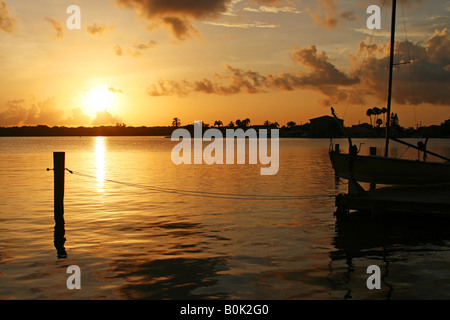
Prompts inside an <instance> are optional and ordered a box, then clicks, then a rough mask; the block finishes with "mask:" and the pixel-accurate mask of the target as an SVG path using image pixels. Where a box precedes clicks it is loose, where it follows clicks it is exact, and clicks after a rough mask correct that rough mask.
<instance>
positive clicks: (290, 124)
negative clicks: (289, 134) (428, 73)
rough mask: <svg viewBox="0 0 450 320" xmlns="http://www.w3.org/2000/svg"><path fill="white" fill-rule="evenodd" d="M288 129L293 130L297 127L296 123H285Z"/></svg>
mask: <svg viewBox="0 0 450 320" xmlns="http://www.w3.org/2000/svg"><path fill="white" fill-rule="evenodd" d="M286 125H287V127H288V128H293V127H295V126H296V125H297V123H295V122H294V121H289V122H288V123H286Z"/></svg>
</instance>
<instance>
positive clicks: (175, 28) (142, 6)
mask: <svg viewBox="0 0 450 320" xmlns="http://www.w3.org/2000/svg"><path fill="white" fill-rule="evenodd" d="M231 2H232V0H179V1H167V0H116V3H117V5H118V6H119V7H125V8H130V9H134V10H135V11H136V12H137V13H138V14H139V15H140V16H141V17H144V18H146V19H148V20H149V21H151V22H152V23H155V22H156V21H159V23H160V24H161V25H164V26H166V27H168V28H169V30H170V31H171V32H172V34H173V35H174V36H175V37H176V38H177V39H179V40H186V39H189V38H192V37H193V36H196V35H198V32H197V30H196V29H195V28H194V27H193V26H192V23H191V20H192V19H193V20H202V19H206V18H213V17H217V16H218V15H219V14H220V13H223V12H226V11H227V10H228V5H229V4H230V3H231Z"/></svg>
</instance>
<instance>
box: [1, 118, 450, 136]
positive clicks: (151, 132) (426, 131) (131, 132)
mask: <svg viewBox="0 0 450 320" xmlns="http://www.w3.org/2000/svg"><path fill="white" fill-rule="evenodd" d="M180 128H184V129H187V130H188V131H190V132H192V131H193V125H187V126H182V127H180ZM207 128H208V127H205V128H204V129H205V130H206V129H207ZM215 128H216V129H219V130H220V131H221V132H222V133H223V134H225V132H226V131H225V130H226V129H238V128H237V127H228V126H221V127H215ZM176 129H177V127H174V126H165V127H164V126H155V127H144V126H142V127H128V126H99V127H56V126H55V127H49V126H45V125H38V126H22V127H0V137H80V136H81V137H97V136H111V137H114V136H162V137H168V136H171V135H172V132H173V131H174V130H176ZM242 129H243V130H248V129H255V130H256V131H257V132H258V130H260V129H268V133H270V129H279V136H280V138H345V137H344V136H343V134H342V133H341V132H338V131H335V130H333V131H330V132H329V133H328V134H324V135H317V134H313V132H312V131H311V130H310V126H309V123H307V124H304V125H301V126H293V127H285V126H283V127H281V128H276V127H272V126H257V125H254V126H248V127H242ZM394 130H395V135H396V136H397V137H401V138H425V137H430V138H450V121H449V120H447V121H445V122H444V123H442V124H441V125H440V126H437V125H434V126H429V127H419V128H417V129H413V128H407V129H405V128H402V127H400V126H397V127H395V128H394ZM347 131H348V133H349V134H350V136H351V137H352V138H383V137H384V134H385V128H374V127H368V124H363V125H357V126H352V127H350V128H347Z"/></svg>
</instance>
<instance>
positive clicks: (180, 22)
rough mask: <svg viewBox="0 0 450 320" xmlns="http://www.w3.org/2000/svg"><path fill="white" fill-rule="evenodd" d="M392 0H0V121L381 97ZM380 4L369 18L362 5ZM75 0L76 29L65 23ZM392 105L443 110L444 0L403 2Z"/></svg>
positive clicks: (439, 118) (114, 117) (122, 118)
mask: <svg viewBox="0 0 450 320" xmlns="http://www.w3.org/2000/svg"><path fill="white" fill-rule="evenodd" d="M390 3H391V1H386V0H385V1H383V0H370V1H363V0H348V1H345V0H340V1H338V0H298V1H296V0H177V1H175V0H98V1H87V0H58V1H56V0H40V1H25V0H0V126H22V125H48V126H70V127H77V126H98V125H115V124H117V123H125V124H126V125H129V126H168V125H171V123H172V119H173V118H174V117H177V118H179V119H180V120H181V124H182V125H185V124H190V123H193V122H194V121H199V120H201V121H203V122H204V123H209V124H211V125H212V124H213V123H214V122H215V121H216V120H221V121H222V122H223V123H224V124H228V123H229V122H230V121H235V120H236V119H245V118H249V119H250V120H251V124H254V125H257V124H262V123H263V122H264V121H266V120H269V121H270V122H278V123H279V124H280V125H284V124H286V123H287V122H289V121H295V122H296V123H297V124H304V123H306V122H308V121H309V119H311V118H315V117H319V116H322V115H331V113H330V107H333V108H334V109H335V110H336V112H337V114H338V116H339V117H341V118H343V119H344V120H345V124H346V125H353V124H358V123H363V122H369V118H368V117H367V116H366V110H367V109H368V108H373V107H380V108H381V107H384V106H386V96H387V89H386V88H387V72H388V70H387V61H388V56H389V41H390V38H389V37H390V12H391V4H390ZM373 4H375V5H378V6H379V7H380V8H382V14H381V20H380V21H381V29H379V30H371V29H369V28H368V27H367V24H366V21H367V19H368V18H369V17H370V16H371V14H368V13H367V12H366V10H367V8H368V6H370V5H373ZM71 5H77V6H78V7H79V8H80V17H81V19H80V29H70V28H68V26H67V21H68V20H69V22H70V21H72V22H73V21H74V20H72V18H73V17H72V14H73V12H69V13H67V8H68V7H70V6H71ZM396 20H397V28H396V53H395V62H396V63H401V62H407V61H409V62H410V63H409V64H402V65H398V66H396V67H395V69H394V80H393V102H392V111H393V112H396V113H397V114H398V118H399V121H400V125H402V126H404V127H410V126H413V127H415V126H416V125H417V124H421V125H433V124H437V125H439V124H440V123H442V122H443V121H445V120H447V119H449V118H450V94H449V92H448V88H450V39H449V35H448V25H449V21H450V2H449V1H447V0H433V1H431V0H429V1H426V0H421V1H420V0H408V1H406V0H399V1H398V5H397V19H396Z"/></svg>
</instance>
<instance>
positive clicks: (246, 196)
mask: <svg viewBox="0 0 450 320" xmlns="http://www.w3.org/2000/svg"><path fill="white" fill-rule="evenodd" d="M66 170H67V171H69V172H70V173H71V174H74V175H77V176H81V177H86V178H91V179H96V180H97V177H96V176H93V175H90V174H86V173H82V172H76V171H73V170H69V169H67V168H66ZM103 181H106V182H110V183H116V184H120V185H125V186H128V187H134V188H140V189H147V190H151V191H155V192H162V193H172V194H181V195H186V196H197V197H209V198H220V199H230V200H271V201H274V200H302V199H303V200H305V199H321V198H331V197H334V196H333V195H329V194H328V195H320V194H317V195H305V196H286V195H261V194H242V193H241V194H237V193H222V192H210V191H194V190H184V189H175V188H165V187H156V186H149V185H143V184H138V183H131V182H123V181H118V180H113V179H103Z"/></svg>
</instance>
